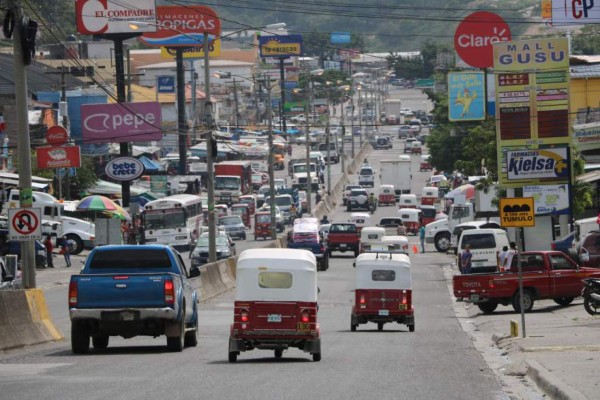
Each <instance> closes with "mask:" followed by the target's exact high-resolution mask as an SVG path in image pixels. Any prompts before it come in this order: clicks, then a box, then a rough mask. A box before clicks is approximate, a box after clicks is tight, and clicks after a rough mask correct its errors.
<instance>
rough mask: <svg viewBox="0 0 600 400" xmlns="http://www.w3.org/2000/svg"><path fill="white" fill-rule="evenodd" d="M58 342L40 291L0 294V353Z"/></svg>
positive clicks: (4, 292)
mask: <svg viewBox="0 0 600 400" xmlns="http://www.w3.org/2000/svg"><path fill="white" fill-rule="evenodd" d="M62 339H64V336H63V334H62V333H61V332H59V331H58V329H56V327H55V326H54V324H53V323H52V320H51V318H50V313H49V312H48V307H47V306H46V299H45V297H44V292H43V291H42V290H41V289H27V290H6V291H0V350H8V349H13V348H18V347H23V346H31V345H34V344H40V343H46V342H51V341H56V340H62Z"/></svg>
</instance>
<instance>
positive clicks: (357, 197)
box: [346, 188, 369, 211]
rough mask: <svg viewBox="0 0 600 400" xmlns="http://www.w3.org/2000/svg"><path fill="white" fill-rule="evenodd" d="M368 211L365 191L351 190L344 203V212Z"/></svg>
mask: <svg viewBox="0 0 600 400" xmlns="http://www.w3.org/2000/svg"><path fill="white" fill-rule="evenodd" d="M357 209H363V210H368V209H369V193H368V192H367V190H366V189H363V188H361V189H352V190H351V191H350V196H349V197H348V201H347V202H346V210H347V211H353V210H357Z"/></svg>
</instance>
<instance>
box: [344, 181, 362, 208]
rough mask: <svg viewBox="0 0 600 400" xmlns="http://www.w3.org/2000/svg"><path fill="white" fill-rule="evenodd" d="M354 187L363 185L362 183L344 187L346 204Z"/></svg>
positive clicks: (358, 187)
mask: <svg viewBox="0 0 600 400" xmlns="http://www.w3.org/2000/svg"><path fill="white" fill-rule="evenodd" d="M352 189H362V186H361V185H346V187H345V188H344V198H343V199H342V202H343V203H344V205H346V204H347V202H348V198H349V197H350V191H351V190H352Z"/></svg>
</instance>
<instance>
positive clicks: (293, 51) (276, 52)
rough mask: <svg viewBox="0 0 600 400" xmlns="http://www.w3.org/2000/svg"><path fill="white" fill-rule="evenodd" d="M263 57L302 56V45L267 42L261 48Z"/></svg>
mask: <svg viewBox="0 0 600 400" xmlns="http://www.w3.org/2000/svg"><path fill="white" fill-rule="evenodd" d="M260 50H261V54H262V55H263V57H273V56H289V55H297V56H299V55H302V43H280V42H277V41H275V40H271V41H268V42H266V43H265V44H264V45H262V47H261V49H260Z"/></svg>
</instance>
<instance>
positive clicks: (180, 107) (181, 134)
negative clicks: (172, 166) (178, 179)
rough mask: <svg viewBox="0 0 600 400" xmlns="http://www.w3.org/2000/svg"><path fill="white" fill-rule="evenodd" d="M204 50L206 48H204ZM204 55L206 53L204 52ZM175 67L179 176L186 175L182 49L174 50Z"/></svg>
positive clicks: (185, 126)
mask: <svg viewBox="0 0 600 400" xmlns="http://www.w3.org/2000/svg"><path fill="white" fill-rule="evenodd" d="M205 49H206V47H205ZM205 53H208V51H206V50H205ZM175 65H176V69H177V78H176V79H177V134H178V144H179V175H185V174H186V173H187V135H188V131H187V119H186V117H185V66H184V65H183V48H182V47H177V48H176V49H175Z"/></svg>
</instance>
